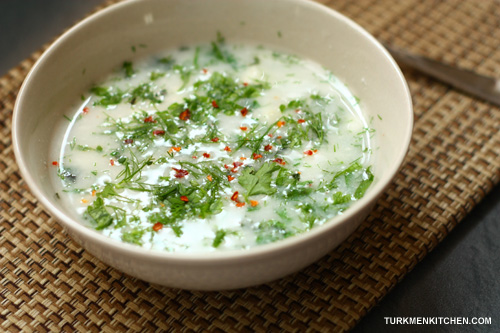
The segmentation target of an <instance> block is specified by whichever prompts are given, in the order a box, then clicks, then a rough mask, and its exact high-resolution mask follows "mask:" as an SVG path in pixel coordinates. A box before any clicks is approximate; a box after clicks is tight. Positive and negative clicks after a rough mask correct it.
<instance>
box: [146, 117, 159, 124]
mask: <svg viewBox="0 0 500 333" xmlns="http://www.w3.org/2000/svg"><path fill="white" fill-rule="evenodd" d="M144 122H145V123H156V120H154V119H153V116H149V117H146V118H144Z"/></svg>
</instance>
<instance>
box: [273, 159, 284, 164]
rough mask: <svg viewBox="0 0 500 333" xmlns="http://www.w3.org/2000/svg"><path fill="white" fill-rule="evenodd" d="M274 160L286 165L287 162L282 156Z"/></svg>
mask: <svg viewBox="0 0 500 333" xmlns="http://www.w3.org/2000/svg"><path fill="white" fill-rule="evenodd" d="M273 162H276V163H278V164H281V165H285V164H286V163H285V161H283V159H282V158H276V159H275V160H273Z"/></svg>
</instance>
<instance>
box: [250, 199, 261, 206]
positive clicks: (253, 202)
mask: <svg viewBox="0 0 500 333" xmlns="http://www.w3.org/2000/svg"><path fill="white" fill-rule="evenodd" d="M258 204H259V202H258V201H256V200H250V205H251V206H252V207H255V206H257V205H258Z"/></svg>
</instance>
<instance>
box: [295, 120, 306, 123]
mask: <svg viewBox="0 0 500 333" xmlns="http://www.w3.org/2000/svg"><path fill="white" fill-rule="evenodd" d="M297 122H298V123H299V124H303V123H305V122H306V121H305V120H304V119H299V120H297Z"/></svg>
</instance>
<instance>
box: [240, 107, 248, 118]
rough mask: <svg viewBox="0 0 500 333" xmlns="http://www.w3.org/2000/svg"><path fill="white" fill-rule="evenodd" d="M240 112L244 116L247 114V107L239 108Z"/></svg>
mask: <svg viewBox="0 0 500 333" xmlns="http://www.w3.org/2000/svg"><path fill="white" fill-rule="evenodd" d="M240 112H241V115H242V116H243V117H245V116H246V115H247V114H248V109H247V108H243V109H241V111H240Z"/></svg>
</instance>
